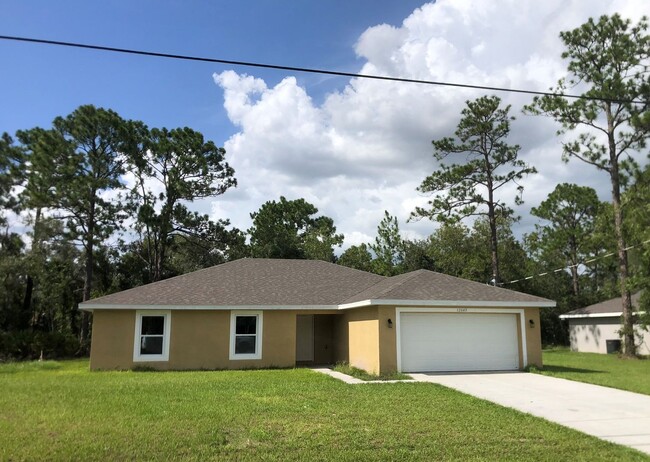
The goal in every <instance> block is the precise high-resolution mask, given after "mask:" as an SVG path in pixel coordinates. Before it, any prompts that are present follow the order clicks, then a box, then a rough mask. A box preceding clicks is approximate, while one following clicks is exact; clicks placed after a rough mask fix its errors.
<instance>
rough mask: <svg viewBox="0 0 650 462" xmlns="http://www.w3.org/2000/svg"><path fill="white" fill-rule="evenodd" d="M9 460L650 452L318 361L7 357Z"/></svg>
mask: <svg viewBox="0 0 650 462" xmlns="http://www.w3.org/2000/svg"><path fill="white" fill-rule="evenodd" d="M0 390H2V392H1V393H0V459H2V460H12V461H15V460H102V461H105V460H142V459H146V460H161V459H162V460H171V459H175V460H178V459H182V460H200V461H203V460H239V461H241V460H281V461H290V460H296V461H297V460H300V461H305V460H309V461H311V460H350V461H358V460H409V461H410V460H426V461H431V460H552V461H558V460H567V459H571V460H589V461H594V460H616V461H621V460H647V458H646V457H645V456H644V455H642V454H641V453H638V452H635V451H633V450H631V449H627V448H624V447H622V446H616V445H614V444H611V443H606V442H604V441H600V440H598V439H595V438H592V437H589V436H586V435H584V434H581V433H578V432H576V431H573V430H570V429H566V428H563V427H560V426H559V425H555V424H552V423H549V422H546V421H544V420H541V419H538V418H535V417H532V416H530V415H525V414H521V413H519V412H516V411H514V410H510V409H506V408H502V407H500V406H497V405H494V404H491V403H488V402H486V401H482V400H479V399H476V398H472V397H469V396H466V395H463V394H460V393H457V392H454V391H452V390H449V389H446V388H443V387H440V386H437V385H433V384H423V383H417V384H414V383H397V384H374V385H346V384H344V383H342V382H339V381H337V380H335V379H333V378H331V377H328V376H326V375H321V374H318V373H315V372H312V371H310V370H307V369H294V370H260V371H222V372H89V371H88V362H87V361H66V362H60V363H56V362H45V363H41V364H39V363H27V364H22V365H11V364H9V365H4V366H0Z"/></svg>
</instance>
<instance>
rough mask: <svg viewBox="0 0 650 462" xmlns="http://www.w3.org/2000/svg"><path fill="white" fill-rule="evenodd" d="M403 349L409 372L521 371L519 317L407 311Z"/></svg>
mask: <svg viewBox="0 0 650 462" xmlns="http://www.w3.org/2000/svg"><path fill="white" fill-rule="evenodd" d="M400 350H401V368H402V370H403V371H406V372H424V371H476V370H514V369H518V368H519V342H518V338H517V317H516V315H515V314H509V313H506V314H500V313H499V314H478V313H468V314H456V313H408V312H403V313H401V315H400Z"/></svg>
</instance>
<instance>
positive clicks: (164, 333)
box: [133, 310, 172, 362]
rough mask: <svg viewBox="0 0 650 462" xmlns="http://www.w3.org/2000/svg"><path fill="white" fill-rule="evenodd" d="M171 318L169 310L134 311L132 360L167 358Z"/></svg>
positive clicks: (161, 359) (163, 359) (160, 359)
mask: <svg viewBox="0 0 650 462" xmlns="http://www.w3.org/2000/svg"><path fill="white" fill-rule="evenodd" d="M171 319H172V317H171V311H153V310H141V311H136V313H135V340H134V344H133V361H135V362H140V361H168V360H169V337H170V333H171Z"/></svg>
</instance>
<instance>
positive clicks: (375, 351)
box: [90, 305, 650, 374]
mask: <svg viewBox="0 0 650 462" xmlns="http://www.w3.org/2000/svg"><path fill="white" fill-rule="evenodd" d="M400 308H408V306H404V305H400ZM414 309H417V307H416V308H414ZM451 309H455V307H453V308H451ZM305 313H306V312H305V311H300V310H286V311H285V310H277V311H276V310H266V311H264V312H263V332H262V358H261V359H258V360H230V359H229V351H230V317H231V311H227V310H224V311H218V310H205V311H203V310H172V312H171V332H170V351H169V360H168V361H160V362H158V361H155V362H134V361H133V347H134V345H133V342H134V338H135V319H136V311H135V310H96V311H95V312H94V320H93V335H92V344H91V361H90V367H91V369H131V368H133V367H136V366H148V367H152V368H155V369H242V368H264V367H294V366H295V362H296V315H298V314H305ZM309 313H310V314H314V315H315V320H316V321H315V323H314V326H315V330H314V362H316V363H319V364H326V363H334V362H337V361H346V362H349V363H350V364H351V365H353V366H355V367H359V368H362V369H365V370H367V371H369V372H373V373H382V374H384V373H391V372H394V371H396V370H397V362H398V361H397V335H396V330H397V319H396V307H395V306H369V307H362V308H355V309H350V310H344V311H339V312H332V311H322V312H312V311H310V312H309ZM518 318H519V316H518ZM524 318H525V319H524V322H523V324H524V329H525V331H526V342H525V348H526V353H527V357H528V364H534V365H536V366H538V367H541V366H542V350H541V334H540V325H539V309H538V308H526V309H524ZM389 319H390V320H391V321H392V322H391V323H389V322H388V320H389ZM530 320H533V323H534V325H533V327H530V323H529V321H530ZM517 324H518V326H519V325H521V320H518V323H517ZM518 338H519V347H520V352H519V353H520V361H519V364H521V365H523V346H522V336H521V332H519V329H518ZM616 338H617V337H616ZM646 338H650V336H647V337H646ZM603 345H604V344H603Z"/></svg>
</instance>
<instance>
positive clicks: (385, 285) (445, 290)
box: [344, 270, 550, 304]
mask: <svg viewBox="0 0 650 462" xmlns="http://www.w3.org/2000/svg"><path fill="white" fill-rule="evenodd" d="M377 299H384V300H445V301H452V300H458V301H479V302H508V303H510V302H515V303H516V302H524V303H536V302H540V303H543V304H547V303H548V302H550V300H547V299H545V298H541V297H536V296H534V295H528V294H524V293H521V292H515V291H514V290H508V289H502V288H500V287H493V286H490V285H487V284H481V283H480V282H474V281H468V280H467V279H461V278H457V277H454V276H449V275H447V274H442V273H436V272H433V271H428V270H417V271H413V272H411V273H406V274H401V275H399V276H393V277H392V278H388V279H384V280H383V281H380V282H378V283H377V284H375V285H374V286H372V287H369V288H368V289H366V290H364V291H362V292H360V293H358V294H355V295H353V296H352V297H350V298H349V299H347V300H346V301H345V302H344V303H354V302H358V301H361V300H377Z"/></svg>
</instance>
